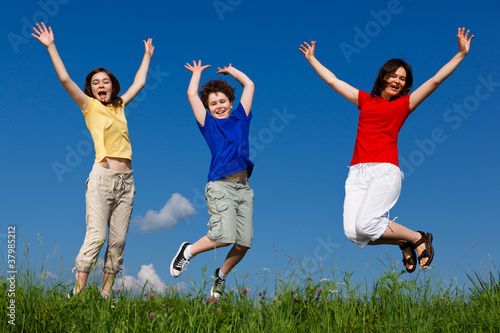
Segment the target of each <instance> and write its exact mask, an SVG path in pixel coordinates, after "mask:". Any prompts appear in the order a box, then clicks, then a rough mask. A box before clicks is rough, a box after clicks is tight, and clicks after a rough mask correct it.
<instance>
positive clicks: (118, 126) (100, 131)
mask: <svg viewBox="0 0 500 333" xmlns="http://www.w3.org/2000/svg"><path fill="white" fill-rule="evenodd" d="M33 30H34V31H35V34H32V35H33V37H35V38H36V39H38V40H39V41H40V42H41V43H42V44H43V45H45V46H46V47H47V51H48V52H49V55H50V59H51V60H52V64H53V65H54V69H55V71H56V73H57V76H58V77H59V80H60V81H61V83H62V85H63V86H64V88H65V89H66V91H67V92H68V93H69V95H70V96H71V98H73V100H74V101H75V102H76V104H78V106H80V108H81V110H82V112H83V114H84V116H85V123H86V124H87V127H88V129H89V131H90V133H91V135H92V139H93V141H94V147H95V151H96V159H95V164H94V166H93V168H92V171H91V173H90V175H89V178H88V179H87V189H86V194H85V198H86V208H87V213H86V221H87V232H86V235H85V240H84V243H83V245H82V247H81V249H80V252H79V254H78V256H77V258H76V261H75V266H76V267H75V269H76V270H77V274H76V283H75V287H74V288H73V290H72V291H71V292H70V294H69V295H68V296H71V295H73V294H76V293H79V292H83V291H84V290H85V284H86V282H87V279H88V276H89V273H90V271H91V270H92V268H93V267H94V266H95V264H96V261H97V257H98V255H99V252H100V250H101V247H102V246H103V245H104V242H105V241H106V231H107V226H108V225H109V237H108V243H107V249H106V255H105V259H104V275H103V285H102V289H101V295H102V296H103V297H104V298H107V297H108V296H109V294H110V292H111V288H112V286H113V283H114V280H115V276H116V274H117V273H118V271H119V270H120V267H121V265H122V263H123V252H124V251H123V250H124V247H125V237H126V234H127V231H128V227H129V224H130V216H131V214H132V205H133V202H134V197H135V187H134V178H133V175H132V147H131V144H130V140H129V135H128V127H127V120H126V118H125V113H124V108H125V106H126V105H127V104H128V103H130V102H131V101H132V100H133V99H134V97H135V96H137V94H138V93H139V91H141V89H142V88H143V87H144V85H145V83H146V76H147V74H148V69H149V63H150V59H151V57H152V56H153V51H154V46H153V43H152V39H151V38H150V39H148V40H147V41H144V47H145V52H144V57H143V59H142V63H141V66H140V67H139V70H138V71H137V74H136V76H135V79H134V83H133V84H132V85H131V86H130V88H129V89H128V90H127V91H126V92H125V94H123V95H122V96H121V97H119V96H118V94H119V92H120V84H119V82H118V80H117V79H116V77H115V76H114V75H113V74H111V73H110V72H109V71H107V70H105V69H104V68H97V69H95V70H93V71H92V72H90V73H89V74H88V75H87V78H86V80H85V88H84V91H82V90H81V89H80V88H79V87H78V85H77V84H76V83H75V82H73V80H71V78H70V77H69V75H68V72H67V71H66V68H65V67H64V64H63V62H62V60H61V57H60V56H59V54H58V52H57V49H56V46H55V44H54V34H53V32H52V29H51V27H49V28H48V29H47V27H46V26H45V24H44V23H43V22H42V23H41V25H40V24H38V23H37V24H36V27H34V28H33Z"/></svg>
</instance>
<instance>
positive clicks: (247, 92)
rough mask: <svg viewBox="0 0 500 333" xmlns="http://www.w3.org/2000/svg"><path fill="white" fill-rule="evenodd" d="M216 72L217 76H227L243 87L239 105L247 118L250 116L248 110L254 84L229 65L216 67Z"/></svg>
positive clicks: (251, 100) (250, 107)
mask: <svg viewBox="0 0 500 333" xmlns="http://www.w3.org/2000/svg"><path fill="white" fill-rule="evenodd" d="M218 70H219V71H218V72H217V74H224V75H227V74H229V75H231V76H232V77H233V78H235V79H236V81H238V83H239V84H241V85H242V86H243V93H242V94H241V98H240V103H241V105H243V108H244V109H245V112H246V114H247V116H248V115H249V114H250V110H251V109H252V102H253V94H254V92H255V85H254V83H253V82H252V80H250V79H249V78H248V76H246V74H245V73H243V72H241V71H239V70H237V69H236V68H234V67H233V66H232V65H231V64H229V66H224V68H220V67H218Z"/></svg>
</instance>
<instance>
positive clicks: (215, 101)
mask: <svg viewBox="0 0 500 333" xmlns="http://www.w3.org/2000/svg"><path fill="white" fill-rule="evenodd" d="M232 107H233V103H232V102H230V101H229V98H227V96H226V95H225V94H224V93H222V92H213V93H211V94H210V95H208V111H210V114H211V115H212V117H214V118H216V119H227V118H229V115H230V114H231V108H232Z"/></svg>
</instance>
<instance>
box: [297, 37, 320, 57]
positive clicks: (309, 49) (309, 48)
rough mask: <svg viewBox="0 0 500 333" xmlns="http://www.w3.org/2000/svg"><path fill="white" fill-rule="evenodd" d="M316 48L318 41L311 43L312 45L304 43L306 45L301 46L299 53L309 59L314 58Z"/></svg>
mask: <svg viewBox="0 0 500 333" xmlns="http://www.w3.org/2000/svg"><path fill="white" fill-rule="evenodd" d="M315 48H316V41H311V45H309V43H307V42H304V44H301V45H300V48H299V51H300V52H302V54H304V55H305V56H306V58H308V57H309V56H314V50H315Z"/></svg>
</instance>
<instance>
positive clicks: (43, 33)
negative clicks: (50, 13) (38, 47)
mask: <svg viewBox="0 0 500 333" xmlns="http://www.w3.org/2000/svg"><path fill="white" fill-rule="evenodd" d="M37 28H38V29H37ZM33 30H34V31H35V32H36V35H35V34H33V33H32V34H31V36H33V37H35V38H36V39H38V40H39V41H40V42H41V43H42V44H43V45H45V46H46V47H49V45H50V44H52V43H54V33H53V32H52V28H51V27H49V29H47V27H46V26H45V23H43V22H42V26H40V24H38V23H37V24H36V28H35V27H33Z"/></svg>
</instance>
